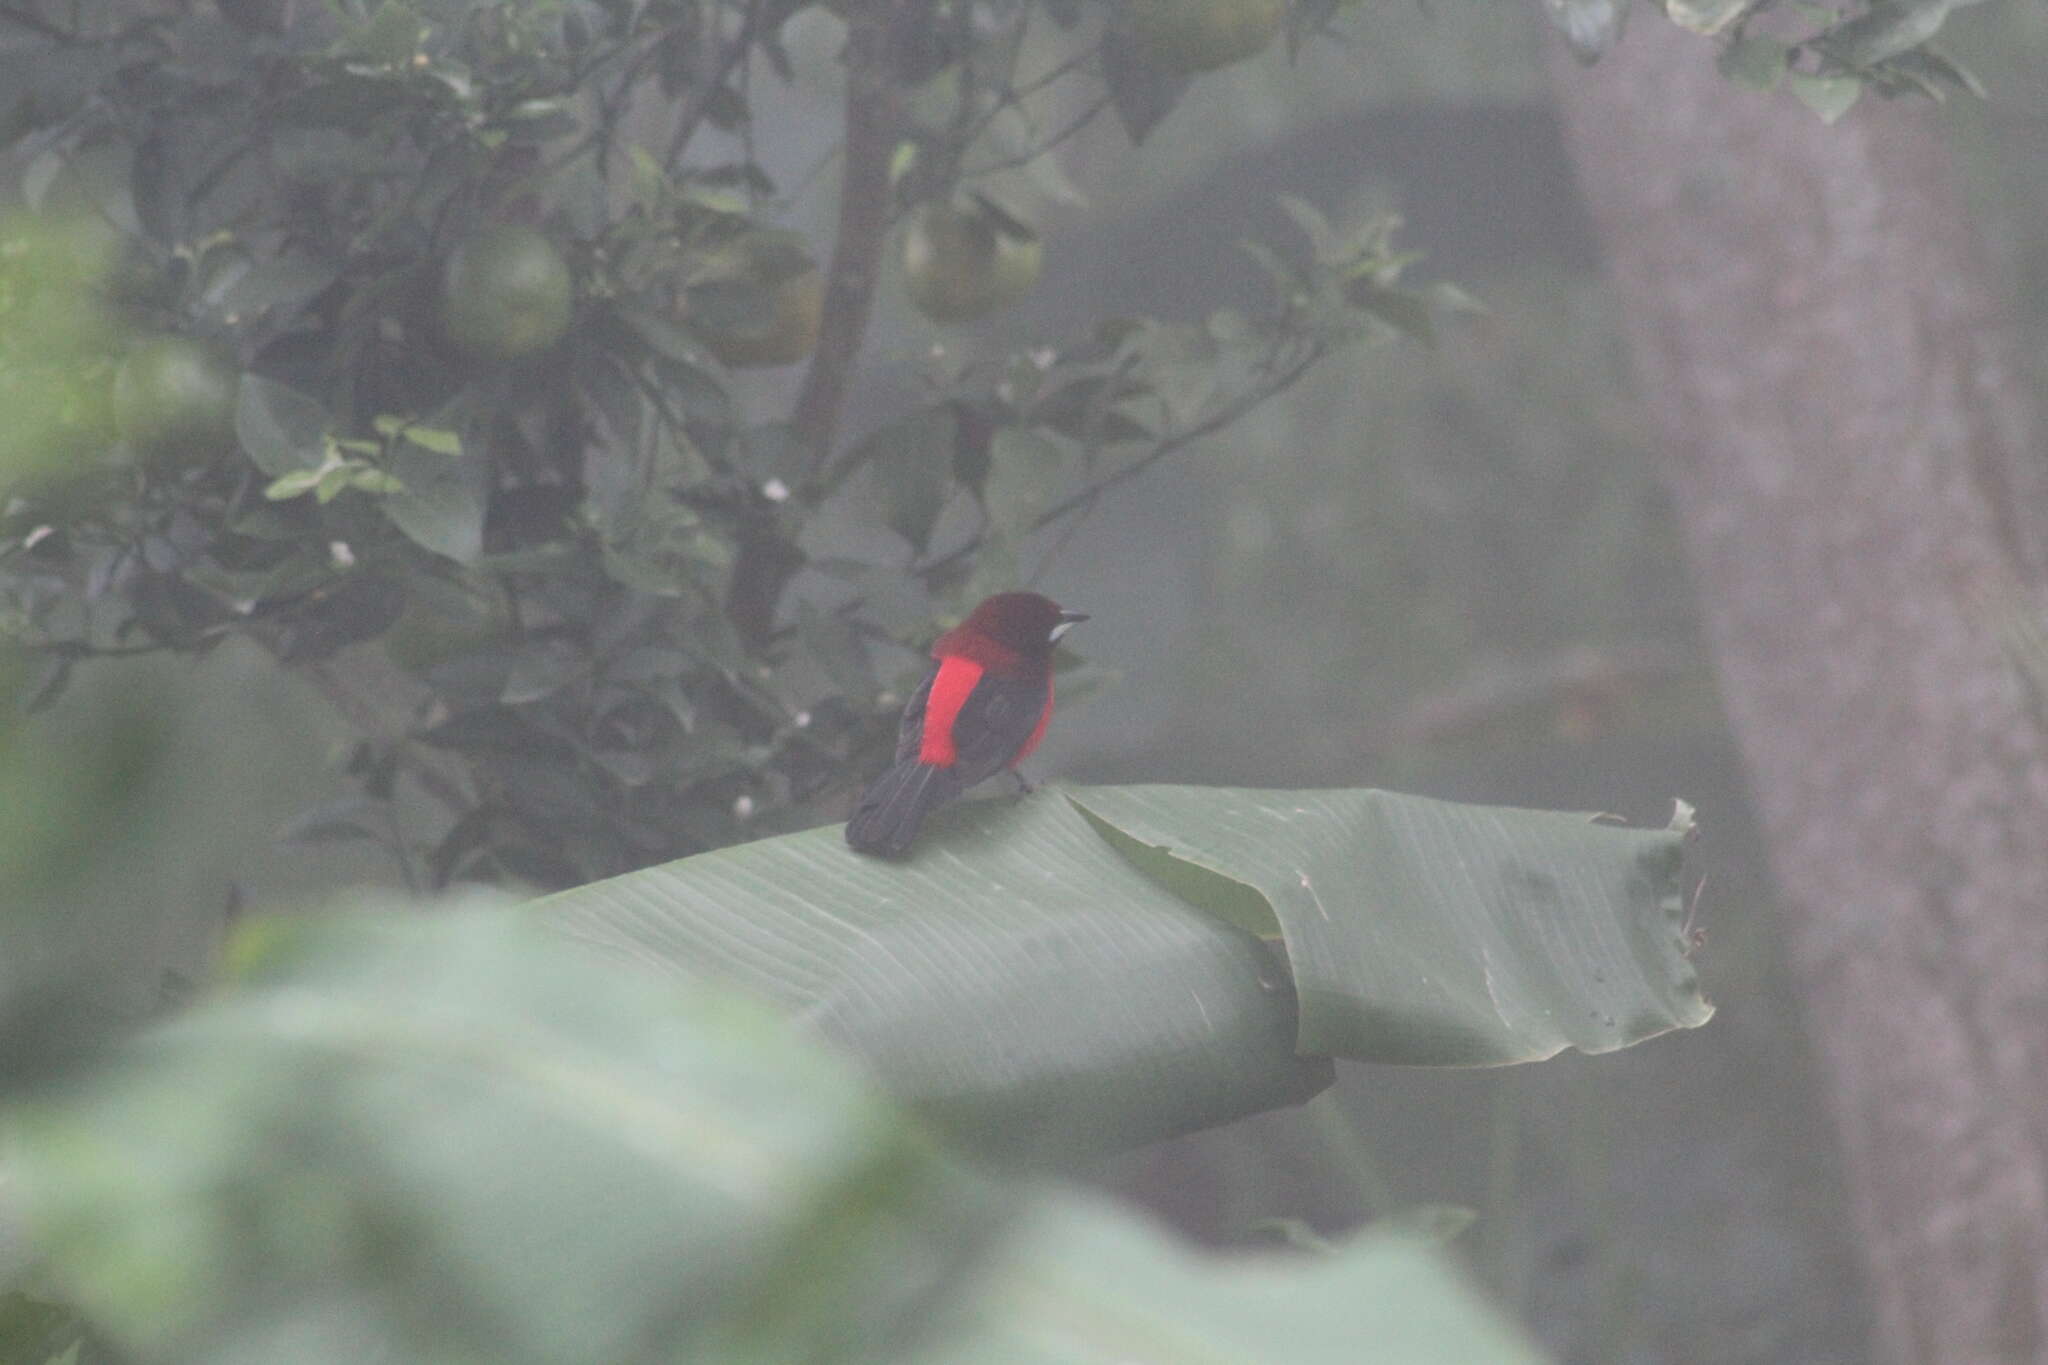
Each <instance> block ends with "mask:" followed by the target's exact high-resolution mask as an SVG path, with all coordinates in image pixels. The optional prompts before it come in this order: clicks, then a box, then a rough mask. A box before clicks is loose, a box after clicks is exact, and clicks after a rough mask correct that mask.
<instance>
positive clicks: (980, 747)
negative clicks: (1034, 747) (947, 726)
mask: <svg viewBox="0 0 2048 1365" xmlns="http://www.w3.org/2000/svg"><path fill="white" fill-rule="evenodd" d="M1045 693H1046V680H1045V679H1044V678H1037V679H1016V678H992V677H989V676H988V675H987V674H983V675H982V678H981V681H979V682H977V683H975V685H974V690H973V691H972V692H969V693H968V694H967V700H966V701H964V702H962V703H961V704H960V714H959V715H958V716H957V717H955V718H954V720H953V748H954V752H955V753H957V754H958V755H959V757H958V758H957V759H955V760H954V763H953V775H954V776H955V777H956V778H958V779H959V782H960V785H961V786H962V787H971V786H973V785H974V784H975V783H977V782H979V781H981V780H982V779H983V778H987V777H993V776H995V775H996V774H997V773H999V772H1001V771H1002V770H1003V769H1004V768H1005V767H1007V766H1009V763H1010V761H1011V760H1012V759H1014V758H1015V757H1016V756H1017V751H1018V750H1019V749H1021V748H1023V747H1024V741H1025V740H1027V739H1029V738H1031V732H1032V731H1033V730H1036V729H1037V728H1038V718H1039V717H1040V716H1042V715H1044V714H1045Z"/></svg>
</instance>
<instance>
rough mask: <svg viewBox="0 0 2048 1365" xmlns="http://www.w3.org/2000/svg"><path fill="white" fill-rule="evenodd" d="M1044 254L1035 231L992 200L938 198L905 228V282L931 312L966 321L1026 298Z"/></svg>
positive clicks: (915, 298)
mask: <svg viewBox="0 0 2048 1365" xmlns="http://www.w3.org/2000/svg"><path fill="white" fill-rule="evenodd" d="M1044 255H1045V252H1044V248H1043V247H1042V246H1041V245H1040V244H1039V241H1038V237H1037V235H1036V234H1035V233H1033V232H1032V231H1031V230H1030V229H1029V228H1027V227H1025V226H1024V225H1023V224H1021V223H1019V222H1017V221H1016V220H1015V219H1014V218H1011V217H1010V216H1009V215H1008V214H1006V213H1003V212H1002V211H1001V210H999V209H997V208H995V207H994V206H993V205H989V204H985V203H984V204H979V205H973V206H969V207H965V208H963V207H961V206H959V205H956V204H949V203H944V202H941V201H937V200H934V201H932V202H930V203H926V204H922V205H920V206H919V207H918V209H917V211H916V212H915V213H913V214H912V215H911V218H910V222H909V224H908V226H906V227H905V229H904V232H903V285H904V289H905V290H906V291H907V292H908V293H909V295H910V301H911V302H912V303H914V304H916V305H917V307H918V311H919V312H921V313H923V314H924V315H925V316H926V317H929V318H931V319H933V320H934V321H937V322H966V321H969V320H970V319H973V318H978V317H983V316H985V315H987V314H989V313H992V312H994V311H995V310H996V309H998V308H1004V307H1007V306H1009V305H1010V304H1013V303H1015V302H1016V301H1017V300H1018V299H1021V298H1023V297H1024V295H1025V294H1026V293H1027V292H1028V291H1029V290H1030V288H1031V286H1032V285H1033V284H1035V283H1036V282H1037V280H1038V270H1039V267H1040V265H1042V264H1043V262H1044Z"/></svg>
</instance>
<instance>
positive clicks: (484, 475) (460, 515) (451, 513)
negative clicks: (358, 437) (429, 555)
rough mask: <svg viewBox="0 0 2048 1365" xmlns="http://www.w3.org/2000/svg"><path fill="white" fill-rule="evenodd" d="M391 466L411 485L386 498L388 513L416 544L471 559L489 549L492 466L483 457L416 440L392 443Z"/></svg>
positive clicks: (458, 560) (461, 559) (460, 561)
mask: <svg viewBox="0 0 2048 1365" xmlns="http://www.w3.org/2000/svg"><path fill="white" fill-rule="evenodd" d="M386 469H387V470H388V471H389V472H390V473H392V474H394V475H396V476H397V477H398V480H399V482H400V483H402V484H404V485H405V488H404V491H402V492H398V493H393V494H391V495H390V496H389V497H387V498H385V499H384V502H383V506H384V515H385V516H387V517H390V518H391V520H392V523H393V524H394V525H396V526H397V527H398V529H399V530H401V531H403V532H405V533H406V535H408V536H410V537H412V539H413V540H414V542H415V543H417V544H419V545H421V546H423V547H425V548H426V549H429V550H432V551H433V552H434V553H435V554H439V555H446V556H447V557H448V558H450V559H452V560H454V561H455V562H456V563H458V564H467V563H469V562H470V561H472V560H474V559H475V558H476V557H477V556H478V555H480V554H482V553H483V548H484V513H485V508H486V505H487V503H488V502H489V499H490V492H491V475H490V470H489V469H488V468H487V467H486V466H485V464H484V462H483V461H482V460H479V459H474V458H470V457H463V458H458V459H450V458H448V457H447V456H445V455H437V454H435V453H434V452H432V451H430V450H425V449H422V448H421V447H419V446H416V445H414V444H413V443H412V442H410V441H404V440H401V441H398V442H396V443H395V444H394V445H393V446H392V448H391V455H390V459H389V461H388V463H387V465H386Z"/></svg>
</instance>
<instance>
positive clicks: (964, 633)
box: [932, 592, 1088, 672]
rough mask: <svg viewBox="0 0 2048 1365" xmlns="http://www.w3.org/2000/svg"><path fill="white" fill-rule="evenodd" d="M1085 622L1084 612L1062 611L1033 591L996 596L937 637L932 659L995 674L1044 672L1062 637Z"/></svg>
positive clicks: (989, 598)
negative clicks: (962, 659) (956, 658)
mask: <svg viewBox="0 0 2048 1365" xmlns="http://www.w3.org/2000/svg"><path fill="white" fill-rule="evenodd" d="M1087 619H1088V616H1087V613H1085V612H1078V611H1061V610H1060V604H1059V603H1057V602H1055V601H1053V600H1052V599H1051V598H1050V597H1042V596H1040V595H1039V594H1037V593H1035V592H999V593H997V594H996V595H995V596H994V597H988V598H984V599H982V603H981V605H980V606H978V607H976V608H975V609H974V610H973V611H971V612H969V613H968V614H967V619H966V620H965V621H962V622H961V623H960V624H959V625H957V626H955V627H954V628H953V629H951V630H949V631H947V632H946V633H945V634H944V635H941V636H940V637H939V639H938V643H936V644H934V645H933V646H932V656H933V657H934V658H937V657H940V656H943V655H947V654H957V655H965V656H966V657H968V658H970V659H973V660H974V661H975V662H976V663H979V664H981V665H982V666H983V667H984V668H990V669H994V670H996V671H998V672H1003V671H1007V670H1010V669H1015V668H1021V667H1027V666H1036V667H1043V666H1044V665H1045V664H1047V663H1048V662H1049V661H1050V660H1051V659H1052V648H1053V646H1054V645H1056V644H1058V643H1059V641H1060V637H1061V636H1062V635H1065V634H1066V633H1067V631H1068V630H1069V629H1070V628H1071V627H1072V626H1073V625H1074V624H1075V623H1076V622H1079V621H1085V620H1087Z"/></svg>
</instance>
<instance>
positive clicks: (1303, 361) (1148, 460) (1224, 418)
mask: <svg viewBox="0 0 2048 1365" xmlns="http://www.w3.org/2000/svg"><path fill="white" fill-rule="evenodd" d="M1326 354H1328V348H1327V347H1325V346H1324V345H1323V344H1321V343H1320V342H1318V343H1313V344H1311V345H1309V346H1308V347H1306V348H1305V349H1304V350H1303V351H1302V352H1301V354H1300V355H1298V356H1296V357H1295V358H1294V359H1293V360H1292V361H1288V362H1285V363H1283V364H1278V365H1276V366H1275V367H1274V368H1273V370H1272V372H1271V375H1270V377H1269V378H1268V379H1267V381H1266V382H1265V383H1263V384H1260V385H1258V386H1257V387H1255V388H1251V389H1247V390H1246V391H1245V392H1243V393H1241V394H1239V395H1238V396H1237V397H1235V398H1233V399H1231V400H1230V401H1229V402H1228V403H1225V404H1224V405H1223V406H1222V407H1220V408H1218V409H1217V410H1216V411H1215V412H1213V413H1211V414H1209V416H1207V417H1205V418H1203V419H1202V420H1201V421H1199V422H1197V423H1195V424H1194V425H1193V426H1191V427H1189V428H1188V429H1187V430H1185V431H1181V432H1177V433H1175V434H1174V435H1172V436H1169V437H1167V438H1166V439H1164V440H1162V441H1160V442H1159V443H1158V444H1157V445H1155V446H1153V447H1152V449H1150V450H1148V451H1146V452H1145V453H1144V454H1143V455H1141V456H1139V457H1138V458H1137V459H1135V460H1132V461H1131V462H1130V463H1128V464H1123V465H1119V466H1117V468H1115V469H1114V470H1111V471H1110V472H1109V473H1108V474H1105V475H1104V476H1102V477H1101V478H1099V479H1097V480H1095V481H1094V482H1092V483H1090V484H1089V485H1088V486H1087V487H1086V488H1083V489H1081V490H1080V491H1079V492H1077V493H1075V494H1073V495H1072V496H1071V497H1067V498H1063V499H1061V500H1060V501H1059V502H1056V503H1054V504H1053V505H1052V506H1051V507H1050V508H1048V509H1047V510H1046V511H1045V512H1043V513H1041V514H1040V515H1039V518H1038V520H1037V521H1036V522H1034V523H1033V524H1032V528H1031V529H1032V530H1034V531H1042V530H1044V529H1045V528H1046V527H1048V526H1050V525H1052V524H1053V523H1054V522H1056V521H1058V520H1060V519H1061V518H1062V517H1066V516H1070V515H1072V514H1073V513H1074V512H1076V511H1078V510H1080V509H1081V508H1083V507H1086V506H1088V505H1089V504H1090V503H1092V502H1094V501H1095V500H1096V499H1097V498H1099V497H1101V496H1102V495H1103V494H1104V493H1106V492H1108V491H1109V490H1110V489H1112V488H1115V487H1116V486H1117V485H1119V484H1122V483H1125V482H1128V481H1129V480H1131V479H1135V478H1136V477H1138V475H1140V474H1142V473H1144V472H1145V471H1146V470H1147V469H1150V468H1151V467H1152V466H1153V465H1155V464H1157V463H1159V462H1160V461H1161V460H1163V459H1165V458H1166V457H1167V456H1169V455H1172V454H1174V453H1175V452H1176V451H1180V450H1184V449H1186V448H1187V447H1188V446H1190V445H1193V444H1194V443H1195V442H1196V441H1199V440H1201V439H1202V438H1203V437H1205V436H1213V435H1215V434H1216V433H1217V432H1219V431H1221V430H1223V428H1225V427H1227V426H1229V425H1230V424H1231V423H1233V422H1235V421H1237V419H1238V418H1240V417H1242V416H1244V415H1245V414H1246V413H1247V412H1250V411H1251V410H1252V409H1253V408H1255V407H1257V406H1258V405H1259V404H1261V403H1263V402H1265V401H1266V400H1267V399H1268V398H1274V397H1277V396H1278V395H1280V394H1282V393H1285V392H1286V391H1287V390H1288V389H1290V388H1292V387H1294V385H1295V383H1296V382H1297V381H1299V380H1300V378H1301V377H1302V376H1303V375H1305V374H1307V373H1308V372H1309V370H1311V369H1312V368H1314V366H1315V363H1316V362H1317V361H1318V360H1321V359H1322V358H1323V357H1324V356H1325V355H1326ZM985 538H986V536H985V532H980V531H977V532H976V533H975V534H974V535H972V536H970V537H968V539H967V540H965V541H963V542H962V543H961V544H959V545H956V546H955V547H953V548H952V549H950V550H948V551H946V553H944V554H943V555H940V556H939V557H938V558H937V559H932V560H927V561H926V562H925V563H923V564H920V565H917V566H916V567H914V568H913V569H912V570H911V572H912V573H914V574H916V575H917V576H919V577H929V576H930V575H932V574H934V573H937V572H938V571H939V570H941V569H944V568H946V567H947V566H949V565H952V564H956V563H958V562H959V561H960V560H962V559H965V558H966V557H967V556H968V555H971V554H973V553H974V552H975V551H976V550H978V549H980V548H981V543H982V541H983V540H984V539H985Z"/></svg>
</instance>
